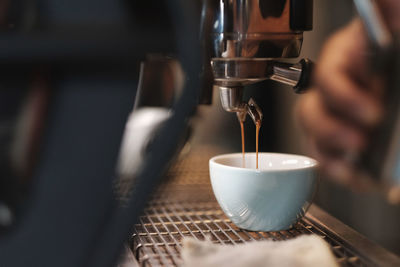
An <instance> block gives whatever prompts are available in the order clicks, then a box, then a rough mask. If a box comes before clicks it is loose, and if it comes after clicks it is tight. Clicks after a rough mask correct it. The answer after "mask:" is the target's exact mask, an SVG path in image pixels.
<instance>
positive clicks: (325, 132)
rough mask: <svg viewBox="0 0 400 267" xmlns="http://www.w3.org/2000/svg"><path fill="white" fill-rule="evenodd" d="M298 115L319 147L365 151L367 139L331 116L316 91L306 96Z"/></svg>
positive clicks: (301, 102) (299, 107) (344, 150)
mask: <svg viewBox="0 0 400 267" xmlns="http://www.w3.org/2000/svg"><path fill="white" fill-rule="evenodd" d="M298 113H299V119H300V121H301V122H302V125H303V127H304V129H305V130H306V132H307V133H308V135H309V137H310V138H311V139H314V140H316V143H318V144H319V145H322V146H324V147H326V148H330V149H331V150H332V151H333V150H335V151H342V152H348V151H360V150H362V149H363V147H364V145H365V137H364V136H363V135H362V134H361V133H360V132H359V131H358V130H357V128H354V127H352V126H351V125H348V124H345V123H343V122H342V121H340V120H338V119H336V118H335V117H334V116H332V115H331V114H329V112H328V111H327V110H326V109H325V107H324V102H323V99H322V96H321V94H320V93H319V92H317V91H315V90H314V91H311V92H310V93H309V94H307V95H305V96H304V97H303V98H302V99H301V101H300V102H299V106H298ZM342 154H343V153H342Z"/></svg>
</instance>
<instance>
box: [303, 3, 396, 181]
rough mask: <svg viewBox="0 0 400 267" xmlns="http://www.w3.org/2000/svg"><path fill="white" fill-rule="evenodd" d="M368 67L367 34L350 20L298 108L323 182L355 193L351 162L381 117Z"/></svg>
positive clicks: (332, 43) (325, 52)
mask: <svg viewBox="0 0 400 267" xmlns="http://www.w3.org/2000/svg"><path fill="white" fill-rule="evenodd" d="M386 1H389V0H386ZM399 2H400V1H399ZM398 14H399V15H400V12H399V13H398ZM396 18H397V17H396ZM369 66H370V64H369V58H368V49H367V39H366V34H365V32H364V30H363V27H362V24H361V22H360V21H359V20H355V21H353V22H352V23H351V24H350V25H348V26H347V27H346V28H344V29H342V30H341V31H339V32H338V33H336V34H335V35H334V36H333V37H332V38H331V39H330V40H329V41H328V42H327V43H326V45H325V47H324V48H323V50H322V53H321V55H320V59H319V61H318V64H317V67H316V70H315V73H314V83H313V89H312V90H311V91H310V92H309V93H308V94H305V95H304V96H303V97H302V98H301V99H300V101H299V103H298V112H297V113H298V114H299V119H300V122H301V123H302V125H303V127H304V129H305V132H306V133H307V136H308V137H309V141H310V142H309V146H310V148H311V153H312V156H314V157H315V158H316V159H317V160H318V161H319V162H320V164H321V169H322V171H323V172H324V173H325V176H327V177H330V178H332V179H334V180H335V181H337V182H339V183H342V184H345V185H348V186H350V187H352V188H354V189H362V187H363V186H365V182H364V181H363V180H362V179H358V178H357V177H359V176H358V173H357V170H356V169H355V166H354V162H355V161H356V159H357V157H358V155H359V154H360V153H361V152H362V150H363V149H364V148H365V147H366V145H367V143H368V131H369V130H370V129H371V128H372V127H374V126H375V125H376V124H377V123H378V122H379V121H380V118H381V117H382V116H383V112H382V110H383V108H382V103H381V95H382V89H381V88H382V86H381V84H382V83H381V82H380V81H379V79H377V78H376V77H373V76H372V75H371V73H370V72H369Z"/></svg>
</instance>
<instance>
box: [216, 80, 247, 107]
mask: <svg viewBox="0 0 400 267" xmlns="http://www.w3.org/2000/svg"><path fill="white" fill-rule="evenodd" d="M243 90H244V88H243V87H242V86H235V87H225V86H220V87H219V95H220V98H221V104H222V108H223V109H225V110H226V111H228V112H243V111H245V110H246V103H243V101H242V97H243Z"/></svg>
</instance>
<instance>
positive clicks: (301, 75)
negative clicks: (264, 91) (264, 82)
mask: <svg viewBox="0 0 400 267" xmlns="http://www.w3.org/2000/svg"><path fill="white" fill-rule="evenodd" d="M313 68H314V62H312V61H311V60H309V59H302V60H300V61H299V62H298V63H296V64H291V63H284V62H275V63H274V65H273V67H272V75H271V76H270V79H271V80H273V81H277V82H280V83H283V84H287V85H290V86H292V87H293V90H294V92H295V93H297V94H301V93H304V92H306V91H307V89H308V88H309V86H310V82H311V76H312V71H313Z"/></svg>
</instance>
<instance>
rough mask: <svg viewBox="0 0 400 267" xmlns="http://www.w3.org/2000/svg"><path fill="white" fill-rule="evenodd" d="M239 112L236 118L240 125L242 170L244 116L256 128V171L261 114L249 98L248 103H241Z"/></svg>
mask: <svg viewBox="0 0 400 267" xmlns="http://www.w3.org/2000/svg"><path fill="white" fill-rule="evenodd" d="M242 105H243V108H242V109H241V111H238V112H236V115H237V118H238V120H239V123H240V129H241V136H242V157H243V163H242V164H243V168H245V167H246V166H245V143H244V122H245V121H246V116H247V115H249V116H250V118H251V119H252V120H253V122H254V125H255V126H256V169H258V139H259V138H258V137H259V133H260V128H261V123H262V119H263V113H262V111H261V109H260V107H259V106H258V105H257V103H256V102H255V101H254V99H252V98H250V100H249V102H248V103H247V104H246V103H243V104H242Z"/></svg>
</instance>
